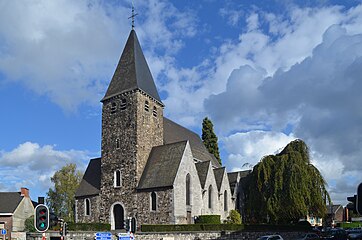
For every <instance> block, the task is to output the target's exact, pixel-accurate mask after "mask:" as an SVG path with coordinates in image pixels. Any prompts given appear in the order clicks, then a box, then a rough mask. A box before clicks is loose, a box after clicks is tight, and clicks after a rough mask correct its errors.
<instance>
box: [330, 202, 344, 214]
mask: <svg viewBox="0 0 362 240" xmlns="http://www.w3.org/2000/svg"><path fill="white" fill-rule="evenodd" d="M340 208H342V209H343V206H342V205H340V204H338V205H327V213H328V214H331V213H334V214H335V213H337V211H338V209H340Z"/></svg>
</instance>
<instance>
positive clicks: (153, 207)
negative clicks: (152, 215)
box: [151, 192, 157, 211]
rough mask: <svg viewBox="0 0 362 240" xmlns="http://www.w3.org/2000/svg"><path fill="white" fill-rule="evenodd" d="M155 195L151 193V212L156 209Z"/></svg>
mask: <svg viewBox="0 0 362 240" xmlns="http://www.w3.org/2000/svg"><path fill="white" fill-rule="evenodd" d="M156 197H157V196H156V193H155V192H152V193H151V211H156V209H157V199H156Z"/></svg>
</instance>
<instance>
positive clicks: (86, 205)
mask: <svg viewBox="0 0 362 240" xmlns="http://www.w3.org/2000/svg"><path fill="white" fill-rule="evenodd" d="M84 208H85V209H84V212H85V215H86V216H89V215H90V200H89V198H86V199H84Z"/></svg>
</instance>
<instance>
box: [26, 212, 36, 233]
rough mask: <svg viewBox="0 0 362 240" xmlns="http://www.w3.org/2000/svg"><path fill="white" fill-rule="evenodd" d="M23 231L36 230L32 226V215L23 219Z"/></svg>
mask: <svg viewBox="0 0 362 240" xmlns="http://www.w3.org/2000/svg"><path fill="white" fill-rule="evenodd" d="M25 231H26V232H36V229H35V227H34V215H33V216H31V217H29V218H27V219H26V220H25Z"/></svg>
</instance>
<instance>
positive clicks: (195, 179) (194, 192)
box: [173, 143, 202, 224]
mask: <svg viewBox="0 0 362 240" xmlns="http://www.w3.org/2000/svg"><path fill="white" fill-rule="evenodd" d="M187 174H190V193H191V194H190V205H189V206H187V205H186V176H187ZM173 198H174V209H175V210H174V215H175V222H174V223H175V224H185V223H187V222H188V221H189V222H190V223H193V222H194V221H193V219H194V217H195V216H199V215H200V214H201V209H202V189H201V184H200V179H199V176H198V173H197V169H196V166H195V163H194V159H193V156H192V152H191V148H190V144H189V143H188V144H186V148H185V151H184V154H183V157H182V160H181V163H180V166H179V170H178V172H177V175H176V178H175V182H174V197H173ZM187 212H191V219H187Z"/></svg>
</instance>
